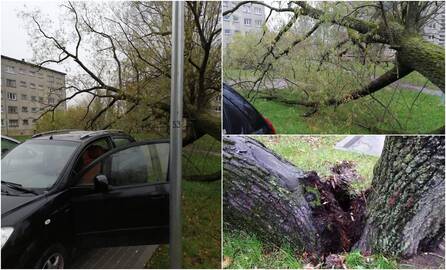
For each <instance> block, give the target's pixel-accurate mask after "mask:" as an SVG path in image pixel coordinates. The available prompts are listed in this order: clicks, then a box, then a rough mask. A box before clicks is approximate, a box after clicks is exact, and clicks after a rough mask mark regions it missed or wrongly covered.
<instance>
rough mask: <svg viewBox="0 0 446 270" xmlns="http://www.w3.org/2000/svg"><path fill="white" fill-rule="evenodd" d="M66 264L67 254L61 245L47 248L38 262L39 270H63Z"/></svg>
mask: <svg viewBox="0 0 446 270" xmlns="http://www.w3.org/2000/svg"><path fill="white" fill-rule="evenodd" d="M66 263H67V252H66V250H65V248H64V247H63V246H62V245H59V244H57V245H53V246H51V247H49V248H48V249H47V250H46V251H45V252H44V253H43V255H42V256H41V257H40V259H39V260H38V262H37V264H36V267H35V268H39V269H63V268H64V267H65V265H66Z"/></svg>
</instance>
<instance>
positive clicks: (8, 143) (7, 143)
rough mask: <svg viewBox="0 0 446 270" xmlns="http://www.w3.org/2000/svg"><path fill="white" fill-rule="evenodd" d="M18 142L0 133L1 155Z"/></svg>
mask: <svg viewBox="0 0 446 270" xmlns="http://www.w3.org/2000/svg"><path fill="white" fill-rule="evenodd" d="M19 144H20V142H19V141H17V140H16V139H13V138H10V137H7V136H3V135H2V157H3V156H4V155H5V154H6V153H8V152H9V151H11V149H13V148H14V147H16V146H17V145H19Z"/></svg>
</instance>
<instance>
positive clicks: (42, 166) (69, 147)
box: [2, 140, 79, 188]
mask: <svg viewBox="0 0 446 270" xmlns="http://www.w3.org/2000/svg"><path fill="white" fill-rule="evenodd" d="M78 145H79V143H77V142H69V141H53V140H29V141H27V142H25V143H23V144H21V145H19V146H17V147H16V148H14V149H13V150H11V152H10V153H8V154H7V155H6V156H5V157H3V159H2V180H3V181H7V182H12V183H16V184H20V185H22V186H23V187H27V188H49V187H51V186H52V185H53V184H54V183H55V182H56V181H57V179H58V178H59V175H60V174H61V172H62V170H63V168H64V167H65V165H66V164H67V162H68V160H69V159H70V157H71V156H72V155H73V153H74V151H75V150H76V147H77V146H78Z"/></svg>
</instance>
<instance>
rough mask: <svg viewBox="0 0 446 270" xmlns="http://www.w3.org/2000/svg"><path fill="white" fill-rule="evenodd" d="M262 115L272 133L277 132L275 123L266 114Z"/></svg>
mask: <svg viewBox="0 0 446 270" xmlns="http://www.w3.org/2000/svg"><path fill="white" fill-rule="evenodd" d="M262 117H263V119H265V122H266V124H267V125H268V127H269V128H270V129H271V134H276V129H275V128H274V126H273V123H272V122H271V121H270V120H269V119H268V118H266V117H265V116H263V115H262Z"/></svg>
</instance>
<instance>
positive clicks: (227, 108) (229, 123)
mask: <svg viewBox="0 0 446 270" xmlns="http://www.w3.org/2000/svg"><path fill="white" fill-rule="evenodd" d="M223 130H224V133H226V134H275V133H276V131H275V129H274V127H273V124H272V123H271V121H270V120H268V119H267V118H266V117H264V116H263V115H261V114H260V113H259V112H258V111H257V110H256V108H254V107H253V106H252V105H251V104H250V103H249V102H248V101H247V100H246V99H245V98H244V97H242V96H241V95H240V94H239V93H237V91H235V90H234V89H233V88H232V87H230V86H229V85H227V84H223Z"/></svg>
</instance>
